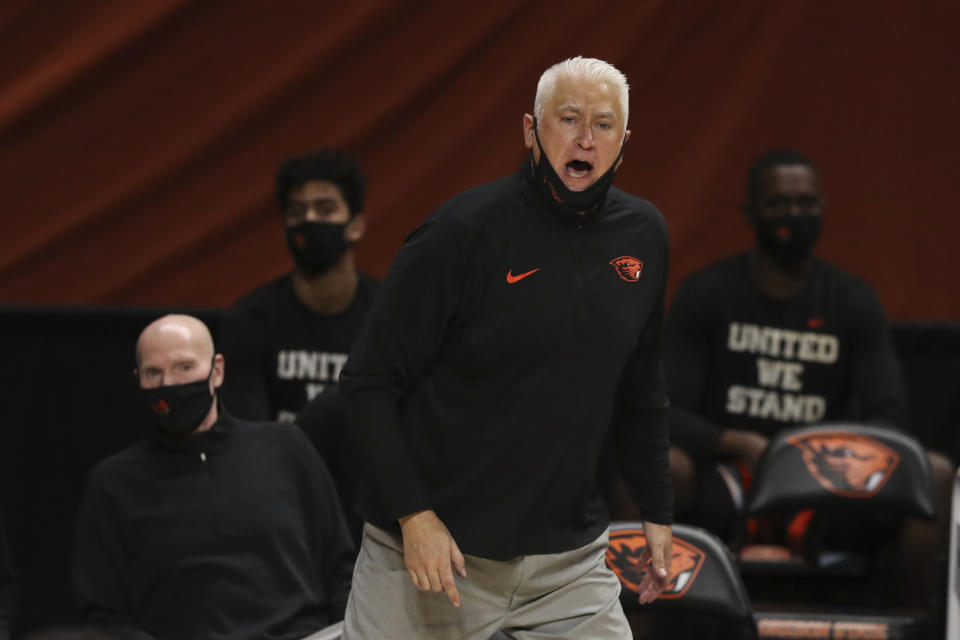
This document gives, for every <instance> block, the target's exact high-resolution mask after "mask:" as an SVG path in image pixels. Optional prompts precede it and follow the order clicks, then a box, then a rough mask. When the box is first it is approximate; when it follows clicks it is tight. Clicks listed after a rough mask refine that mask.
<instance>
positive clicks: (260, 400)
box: [218, 148, 376, 453]
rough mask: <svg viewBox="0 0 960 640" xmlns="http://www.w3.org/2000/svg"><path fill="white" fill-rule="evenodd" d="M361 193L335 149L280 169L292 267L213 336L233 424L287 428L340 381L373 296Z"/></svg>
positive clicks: (360, 182)
mask: <svg viewBox="0 0 960 640" xmlns="http://www.w3.org/2000/svg"><path fill="white" fill-rule="evenodd" d="M366 188H367V179H366V177H365V176H364V175H363V174H362V173H361V171H360V168H359V167H358V166H357V164H356V163H355V162H354V160H353V159H352V158H350V157H349V156H348V155H347V154H345V153H344V152H342V151H339V150H335V149H328V148H325V149H320V150H318V151H314V152H311V153H307V154H306V155H304V156H302V157H297V158H290V159H288V160H287V161H286V162H284V163H283V165H281V167H280V169H279V170H278V171H277V175H276V194H275V195H276V200H277V203H278V204H279V206H280V209H281V211H282V212H283V217H284V229H285V233H286V238H287V246H288V248H289V250H290V253H291V255H292V257H293V262H294V269H293V271H292V272H291V273H288V274H286V275H284V276H281V277H279V278H277V279H276V280H273V281H271V282H268V283H266V284H264V285H262V286H260V287H259V288H257V289H255V290H254V291H252V292H251V293H249V294H247V295H246V296H244V297H243V298H241V299H240V300H239V301H238V302H237V303H236V304H235V305H234V307H233V308H232V309H231V310H230V312H229V313H227V314H226V316H225V317H224V318H223V320H222V321H221V324H220V330H219V336H218V343H219V344H220V346H221V347H222V349H223V353H224V355H225V356H226V358H227V360H228V361H229V362H230V377H229V378H228V381H227V383H226V384H225V385H224V388H223V390H222V392H221V393H222V396H223V397H224V399H225V401H226V402H227V403H228V404H229V405H230V407H231V410H232V411H233V412H234V413H235V415H237V416H238V417H240V418H246V419H248V420H280V421H293V420H294V419H295V418H296V416H297V414H298V412H299V411H300V410H301V409H302V408H303V406H304V405H305V404H306V403H307V401H309V400H311V399H312V398H313V397H315V396H316V395H318V394H319V393H320V392H321V391H322V390H323V389H324V388H325V387H326V386H328V385H335V384H336V383H337V379H338V378H339V375H340V370H341V369H342V368H343V365H344V363H345V362H346V360H347V354H348V353H349V351H350V346H351V345H352V344H353V340H354V338H355V336H356V334H357V331H358V330H359V328H360V324H361V323H362V322H363V318H364V316H365V315H366V313H367V310H368V309H369V308H370V305H371V304H372V302H373V295H374V291H375V289H376V281H375V280H374V279H373V278H371V277H370V276H368V275H366V274H363V273H360V272H359V271H357V267H356V264H355V259H354V249H353V247H354V245H355V244H356V243H357V242H358V241H359V240H360V239H361V238H362V237H363V234H364V231H365V230H366V218H365V217H364V215H363V213H362V211H363V202H364V197H365V195H366ZM321 453H324V452H321Z"/></svg>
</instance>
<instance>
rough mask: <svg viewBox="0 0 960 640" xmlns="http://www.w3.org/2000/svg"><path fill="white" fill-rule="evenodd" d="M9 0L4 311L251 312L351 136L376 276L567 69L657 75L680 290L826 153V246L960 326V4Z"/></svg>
mask: <svg viewBox="0 0 960 640" xmlns="http://www.w3.org/2000/svg"><path fill="white" fill-rule="evenodd" d="M460 4H461V3H454V2H441V1H437V2H424V1H420V2H396V1H392V2H388V1H384V0H366V1H357V2H295V1H289V0H288V1H284V2H271V1H267V0H263V1H232V2H213V1H199V0H197V1H188V0H163V1H159V0H141V1H131V0H117V1H106V0H100V1H96V0H95V1H93V2H75V1H73V0H44V1H43V2H38V1H35V2H27V1H24V0H6V2H4V3H3V4H2V5H0V195H2V202H0V207H2V211H3V226H2V229H3V233H2V234H0V302H7V303H10V302H15V303H57V304H61V303H62V304H136V305H140V304H145V305H192V306H217V305H227V304H230V303H231V302H232V301H233V300H235V299H236V298H237V297H239V296H240V295H242V294H243V293H245V292H246V291H248V290H249V289H250V288H252V287H253V286H255V285H256V284H258V283H260V282H262V281H264V280H266V279H268V278H271V277H274V276H276V275H278V274H280V273H282V272H284V271H285V270H287V269H288V268H289V259H288V257H287V255H286V251H285V247H284V243H283V238H282V233H281V226H280V220H279V218H278V213H277V211H276V207H275V206H274V204H273V202H272V199H271V196H272V176H273V172H274V170H275V169H276V167H277V165H278V164H279V163H280V161H281V160H282V159H283V158H284V157H286V156H289V155H294V154H299V153H301V152H303V151H304V150H306V149H308V148H311V147H315V146H319V145H324V144H329V145H336V146H342V147H345V148H348V149H350V150H352V151H353V152H354V153H355V154H356V155H357V156H358V157H359V158H360V160H361V161H362V163H363V165H364V167H365V169H366V171H367V172H368V173H369V175H370V193H369V196H368V201H367V207H366V209H367V214H368V216H369V218H370V225H369V232H368V236H367V237H366V238H365V239H364V240H363V242H362V244H361V245H360V248H359V259H360V265H361V267H362V268H363V269H365V270H367V271H369V272H371V273H373V274H374V275H378V276H382V275H383V274H384V273H385V272H386V269H387V267H388V266H389V264H390V261H391V259H392V257H393V255H394V253H395V252H396V250H397V248H398V247H399V245H400V243H401V242H402V239H403V237H404V236H405V235H406V233H407V232H409V231H410V230H411V229H412V228H413V227H414V226H415V225H416V224H417V223H418V222H419V221H420V220H422V219H423V218H424V217H425V216H426V215H428V214H429V213H430V211H431V210H433V209H434V208H435V207H436V206H438V205H439V204H440V203H442V202H443V201H444V200H446V199H447V198H449V197H450V196H452V195H454V194H455V193H457V192H459V191H461V190H463V189H465V188H467V187H470V186H473V185H476V184H479V183H481V182H484V181H486V180H489V179H493V178H495V177H498V176H500V175H503V174H504V173H509V172H512V171H514V170H516V168H517V167H518V166H519V165H520V163H521V161H522V160H523V158H524V155H525V152H526V151H525V149H524V148H523V147H522V144H521V137H520V122H521V115H522V114H523V112H524V111H529V110H530V109H531V108H532V102H533V94H534V90H535V86H536V81H537V78H538V77H539V74H540V72H541V71H542V70H543V69H544V68H546V67H547V66H549V65H550V64H552V63H554V62H556V61H558V60H560V59H563V58H565V57H569V56H572V55H577V54H583V55H589V56H594V57H599V58H603V59H606V60H609V61H610V62H613V63H614V64H616V65H617V66H618V67H620V68H621V69H622V70H623V71H624V72H625V73H626V74H627V77H628V78H629V80H630V84H631V88H632V90H631V112H630V114H631V122H630V128H631V130H632V132H633V133H632V138H631V140H630V142H629V143H628V146H627V150H626V154H625V161H624V164H623V167H622V169H621V171H620V174H619V175H618V177H617V185H618V186H620V187H621V188H624V189H626V190H628V191H631V192H634V193H638V194H641V195H644V196H645V197H647V198H649V199H650V200H652V201H653V202H654V203H655V204H657V205H658V206H659V207H660V209H661V210H662V211H663V212H664V214H665V215H666V217H667V221H668V224H669V227H670V230H671V240H672V251H673V254H672V260H673V262H672V274H671V281H670V287H671V292H672V291H673V290H674V289H675V287H676V285H677V284H678V282H679V281H680V280H681V279H682V278H683V277H684V276H685V275H687V274H689V273H690V272H691V271H692V270H694V269H696V268H699V267H701V266H703V265H706V264H707V263H709V262H711V261H713V260H714V259H716V258H718V257H720V256H722V255H725V254H728V253H731V252H733V251H736V250H740V249H742V248H745V247H747V246H749V244H750V242H751V233H750V231H749V229H748V228H747V227H746V226H745V224H744V222H743V218H742V215H741V214H740V210H739V206H740V203H741V201H742V193H743V183H744V177H745V174H746V171H747V168H748V166H749V164H750V161H751V160H752V158H753V157H754V156H755V155H757V154H758V153H759V152H761V151H763V150H766V149H768V148H770V147H773V146H784V145H787V146H793V147H795V148H797V149H799V150H801V151H802V152H804V153H807V154H808V155H810V156H811V157H812V158H813V159H814V160H815V161H816V162H818V163H819V165H820V166H821V168H822V171H823V174H824V190H825V195H826V199H827V211H826V216H827V217H826V220H825V228H824V235H823V239H822V242H821V245H820V247H819V253H820V255H822V256H823V257H825V258H827V259H829V260H832V261H834V262H836V263H838V264H840V265H841V266H843V267H845V268H847V269H849V270H851V271H853V272H855V273H858V274H860V275H861V276H863V277H864V278H866V279H868V280H869V281H870V282H872V283H873V284H874V285H875V286H876V288H877V289H878V291H879V292H880V296H881V298H882V299H883V301H884V303H885V305H886V306H887V309H888V312H889V314H890V315H891V316H892V317H895V318H930V319H948V318H957V317H960V295H957V293H956V291H957V285H955V284H954V281H955V280H957V278H958V276H960V273H958V272H960V269H958V268H957V266H956V258H955V254H956V253H957V250H956V246H957V238H958V233H957V232H958V230H960V222H958V213H957V211H956V203H957V196H956V194H957V185H958V183H960V176H958V173H957V166H958V164H960V163H958V159H960V158H958V152H957V147H958V144H960V125H958V123H957V118H958V115H957V114H960V97H958V96H960V89H958V78H960V49H958V46H957V45H956V37H955V34H954V31H955V27H956V25H957V24H958V23H960V4H957V3H951V2H945V1H944V2H942V3H935V2H927V3H924V2H909V3H908V2H858V1H854V0H842V1H839V2H820V1H816V0H781V1H777V2H770V1H769V0H750V1H741V2H728V1H726V0H715V1H711V0H690V1H633V2H626V1H625V2H582V1H581V2H567V1H563V0H560V1H554V2H537V1H529V2H516V1H504V0H490V1H488V2H484V3H475V4H476V6H474V7H471V8H470V9H464V8H461V7H460V6H459V5H460Z"/></svg>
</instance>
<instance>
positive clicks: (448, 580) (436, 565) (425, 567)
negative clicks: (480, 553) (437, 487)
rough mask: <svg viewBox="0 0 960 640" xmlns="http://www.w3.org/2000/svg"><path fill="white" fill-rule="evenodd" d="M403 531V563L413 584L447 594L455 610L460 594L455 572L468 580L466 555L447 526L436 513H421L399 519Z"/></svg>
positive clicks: (424, 589) (422, 589)
mask: <svg viewBox="0 0 960 640" xmlns="http://www.w3.org/2000/svg"><path fill="white" fill-rule="evenodd" d="M399 522H400V529H401V531H402V532H403V564H404V566H405V567H406V568H407V573H409V574H410V581H411V582H413V586H415V587H416V588H417V589H420V591H427V590H430V591H436V592H437V593H439V592H441V591H445V592H446V594H447V597H448V598H450V602H451V603H452V604H453V606H455V607H459V606H460V593H459V592H458V591H457V584H456V582H454V580H453V569H456V571H457V573H458V574H460V577H462V578H466V577H467V569H466V567H465V565H464V561H463V554H462V553H460V549H459V547H457V543H456V542H455V541H454V540H453V536H452V535H450V531H449V530H448V529H447V526H446V525H445V524H443V522H441V520H440V518H438V517H437V514H436V513H434V512H433V510H432V509H431V510H427V511H418V512H416V513H411V514H410V515H406V516H404V517H402V518H400V520H399Z"/></svg>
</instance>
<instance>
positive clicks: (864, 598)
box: [738, 423, 936, 638]
mask: <svg viewBox="0 0 960 640" xmlns="http://www.w3.org/2000/svg"><path fill="white" fill-rule="evenodd" d="M744 511H745V516H747V518H748V519H747V520H745V523H746V524H747V525H750V527H751V528H749V529H748V528H747V527H746V526H745V534H744V538H745V541H746V542H745V544H744V545H743V546H742V547H741V548H740V549H739V550H738V562H739V566H740V570H741V572H742V574H743V577H744V580H745V582H746V584H747V586H748V588H749V592H750V593H751V594H754V596H755V597H754V602H753V604H754V606H755V608H756V610H757V613H756V618H757V621H758V624H759V627H760V629H761V635H762V636H763V637H769V638H779V637H796V636H795V635H790V634H791V633H794V632H795V628H796V625H798V624H800V625H806V626H807V627H810V625H814V626H816V625H824V628H833V627H835V626H836V625H837V624H840V623H842V624H843V625H846V626H849V627H850V629H853V630H854V631H851V632H856V633H859V632H860V631H863V632H864V633H866V632H868V631H869V630H870V629H873V630H877V629H883V630H884V633H885V634H886V635H883V637H886V638H913V637H917V638H919V637H926V636H925V635H924V634H925V633H926V631H925V629H927V628H928V627H929V626H930V621H929V620H928V619H927V616H928V613H929V612H926V611H918V610H909V609H908V608H897V607H896V606H891V605H895V604H896V603H895V598H892V597H891V596H890V593H891V591H890V589H887V590H886V591H884V589H886V587H885V584H884V583H887V584H891V579H890V576H891V575H892V573H893V568H892V560H891V558H893V556H894V553H893V551H892V547H893V546H894V545H895V541H896V536H897V533H898V532H899V530H900V526H901V523H902V519H903V518H904V517H912V518H919V519H925V520H933V519H935V518H936V513H935V511H936V509H935V506H934V498H933V487H932V479H931V470H930V463H929V460H928V457H927V454H926V452H925V451H924V448H923V446H922V445H921V444H920V443H919V442H917V440H915V439H914V438H913V437H911V436H909V435H907V434H905V433H903V432H901V431H897V430H894V429H890V428H884V427H878V426H872V425H865V424H851V423H843V424H820V425H814V426H808V427H801V428H794V429H789V430H784V431H782V432H781V433H779V434H777V435H776V436H774V437H773V438H772V439H771V440H770V444H769V446H768V447H767V450H766V451H765V452H764V455H763V457H762V458H761V460H760V462H759V464H758V466H757V469H756V473H755V474H754V477H753V479H752V484H751V486H750V488H749V491H748V493H747V496H746V503H745V509H744ZM771 523H779V524H778V525H777V526H779V529H777V530H778V531H779V532H780V533H781V534H782V536H783V538H784V540H783V543H782V544H756V543H751V540H750V533H753V534H756V531H757V529H758V528H759V529H761V530H763V529H764V527H766V529H767V530H768V531H769V530H772V529H773V528H774V526H775V525H773V524H771ZM931 553H933V550H931ZM761 594H762V595H761ZM798 608H799V609H802V610H803V611H804V613H802V614H797V613H792V612H790V611H785V609H792V610H793V611H794V612H795V611H796V610H797V609H798ZM838 611H840V612H842V614H841V613H838ZM857 625H859V626H857ZM864 625H865V626H864ZM811 628H812V627H811ZM844 628H846V627H844ZM791 629H792V630H791ZM857 629H859V631H857ZM778 630H782V634H781V633H780V631H778ZM824 637H834V636H832V635H831V636H824ZM838 637H839V636H838ZM842 637H861V636H859V635H858V636H842ZM863 637H873V636H863ZM878 637H879V636H878Z"/></svg>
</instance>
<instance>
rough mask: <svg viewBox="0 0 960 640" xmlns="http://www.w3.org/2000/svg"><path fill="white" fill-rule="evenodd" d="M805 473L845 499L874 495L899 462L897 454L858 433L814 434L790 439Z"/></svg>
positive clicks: (878, 442) (820, 432)
mask: <svg viewBox="0 0 960 640" xmlns="http://www.w3.org/2000/svg"><path fill="white" fill-rule="evenodd" d="M787 442H788V443H790V444H792V445H793V446H795V447H797V448H798V449H800V452H801V453H802V455H803V461H804V463H806V465H807V470H808V471H809V472H810V474H811V475H812V476H813V477H814V478H816V479H817V481H818V482H819V483H820V484H821V485H822V486H823V487H824V488H825V489H827V490H829V491H832V492H833V493H836V494H838V495H841V496H846V497H848V498H869V497H871V496H873V495H875V494H876V493H877V491H879V490H880V488H881V487H883V485H884V484H885V483H886V482H887V480H888V479H889V478H890V475H891V474H892V473H893V470H894V469H896V468H897V465H898V464H899V463H900V455H899V454H898V453H897V452H896V451H894V450H893V449H891V448H890V447H888V446H887V445H885V444H883V443H882V442H880V441H878V440H875V439H873V438H870V437H868V436H865V435H861V434H859V433H849V432H845V431H817V432H814V433H806V434H802V435H798V436H794V437H792V438H789V439H788V440H787Z"/></svg>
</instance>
